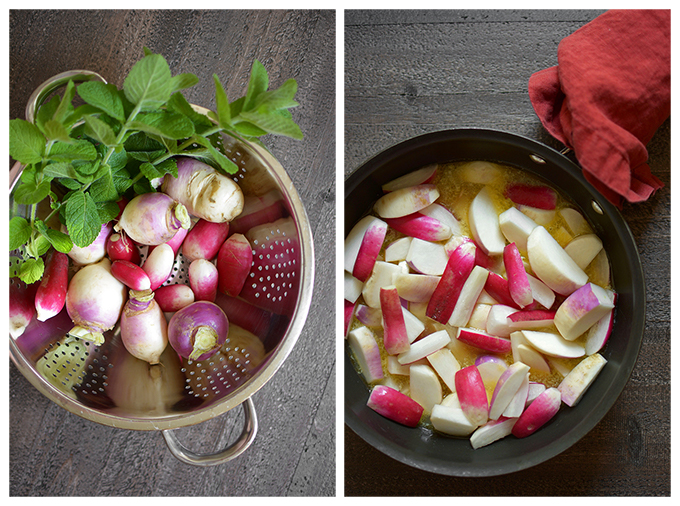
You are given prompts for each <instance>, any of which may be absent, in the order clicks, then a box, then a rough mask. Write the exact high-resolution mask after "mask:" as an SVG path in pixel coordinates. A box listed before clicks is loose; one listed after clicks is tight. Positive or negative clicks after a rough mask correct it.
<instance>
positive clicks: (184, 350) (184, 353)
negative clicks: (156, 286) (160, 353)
mask: <svg viewBox="0 0 680 506" xmlns="http://www.w3.org/2000/svg"><path fill="white" fill-rule="evenodd" d="M228 333H229V320H228V319H227V316H226V315H225V314H224V311H222V309H221V308H220V307H219V306H218V305H217V304H214V303H213V302H209V301H196V302H193V303H192V304H189V305H188V306H186V307H184V308H182V309H180V310H179V311H177V312H176V313H175V314H174V315H172V318H171V319H170V323H169V324H168V342H169V343H170V346H172V348H173V349H174V350H175V351H176V352H177V353H178V354H179V355H180V356H181V357H184V358H188V359H189V360H205V359H207V358H210V357H212V356H213V355H214V354H215V353H217V350H219V349H220V347H221V346H222V345H223V344H224V342H225V341H226V339H227V334H228Z"/></svg>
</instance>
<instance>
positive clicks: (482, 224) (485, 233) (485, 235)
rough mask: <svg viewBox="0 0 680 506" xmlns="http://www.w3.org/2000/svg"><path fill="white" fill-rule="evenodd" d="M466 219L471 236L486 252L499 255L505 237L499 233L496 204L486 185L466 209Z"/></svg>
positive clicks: (501, 251) (503, 245)
mask: <svg viewBox="0 0 680 506" xmlns="http://www.w3.org/2000/svg"><path fill="white" fill-rule="evenodd" d="M468 221H469V223H470V230H471V232H472V237H473V238H474V240H475V242H476V243H477V244H478V245H479V246H480V247H481V248H482V250H483V251H484V252H485V253H486V254H488V255H500V254H502V253H503V248H504V247H505V238H504V237H503V234H502V233H501V228H500V224H499V221H498V213H497V212H496V205H495V204H494V201H493V198H492V197H491V190H490V189H489V187H488V186H485V187H484V188H483V189H482V190H481V191H480V192H479V193H478V194H477V196H475V198H474V199H472V203H471V204H470V209H469V211H468Z"/></svg>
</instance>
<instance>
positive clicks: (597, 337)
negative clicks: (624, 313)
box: [584, 309, 614, 355]
mask: <svg viewBox="0 0 680 506" xmlns="http://www.w3.org/2000/svg"><path fill="white" fill-rule="evenodd" d="M613 325H614V310H613V309H611V310H609V311H608V312H607V314H606V315H604V316H603V317H602V318H600V319H599V320H598V321H597V322H596V323H595V324H594V325H593V326H592V327H590V328H589V329H588V334H587V335H586V340H585V342H584V346H585V349H586V355H592V354H593V353H597V352H598V351H600V350H601V349H602V348H604V345H605V344H606V343H607V341H608V340H609V336H610V335H611V333H612V327H613Z"/></svg>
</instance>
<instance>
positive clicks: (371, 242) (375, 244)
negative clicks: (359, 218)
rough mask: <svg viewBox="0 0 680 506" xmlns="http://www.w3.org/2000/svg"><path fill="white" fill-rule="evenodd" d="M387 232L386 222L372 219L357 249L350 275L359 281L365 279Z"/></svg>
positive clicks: (371, 269)
mask: <svg viewBox="0 0 680 506" xmlns="http://www.w3.org/2000/svg"><path fill="white" fill-rule="evenodd" d="M385 234H387V223H385V222H384V221H382V220H374V221H372V224H371V226H370V227H368V229H367V230H366V232H365V233H364V237H363V239H362V240H361V245H360V246H359V250H358V251H357V256H356V260H355V261H354V266H353V268H352V275H353V276H354V277H355V278H357V279H359V280H360V281H366V280H367V279H368V277H369V276H370V275H371V272H372V271H373V266H374V265H375V261H376V259H377V258H378V254H379V253H380V249H381V248H382V244H383V241H384V240H385Z"/></svg>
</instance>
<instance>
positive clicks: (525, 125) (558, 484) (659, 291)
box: [344, 10, 671, 496]
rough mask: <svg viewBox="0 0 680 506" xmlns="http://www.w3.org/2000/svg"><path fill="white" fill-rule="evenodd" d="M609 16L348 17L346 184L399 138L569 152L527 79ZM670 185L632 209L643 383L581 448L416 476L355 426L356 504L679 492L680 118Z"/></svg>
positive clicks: (658, 168)
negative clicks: (676, 188)
mask: <svg viewBox="0 0 680 506" xmlns="http://www.w3.org/2000/svg"><path fill="white" fill-rule="evenodd" d="M600 13H601V11H598V12H596V11H573V10H560V11H513V10H504V11H464V12H461V11H457V12H442V11H437V12H429V11H389V12H384V11H346V12H345V177H347V176H348V175H349V174H350V173H351V172H352V171H353V170H354V169H355V168H356V167H358V166H359V165H360V164H361V163H362V162H363V161H365V160H366V159H368V158H370V157H371V156H373V155H374V154H377V153H378V152H380V151H381V150H383V149H386V148H388V147H389V146H391V145H393V144H396V143H398V142H400V141H402V140H406V139H408V138H410V137H414V136H416V135H419V134H423V133H426V132H431V131H436V130H443V129H448V128H458V127H482V128H493V129H499V130H505V131H508V132H512V133H516V134H519V135H523V136H526V137H530V138H533V139H536V140H538V141H541V142H543V143H545V144H547V145H549V146H552V147H554V148H556V149H558V150H560V149H562V148H563V146H561V145H560V144H559V143H558V142H557V141H555V140H554V139H553V138H551V137H550V135H548V133H547V132H546V131H545V130H544V129H543V127H542V126H541V124H540V122H539V120H538V118H537V116H536V115H535V113H534V111H533V109H532V107H531V103H530V101H529V96H528V94H527V83H528V80H529V77H530V76H531V74H532V73H534V72H536V71H538V70H541V69H544V68H546V67H550V66H553V65H556V64H557V46H558V44H559V42H560V40H562V39H563V38H564V37H566V36H567V35H569V34H571V33H572V32H574V31H575V30H576V29H578V28H579V27H580V26H582V25H584V24H585V23H587V22H589V21H591V20H592V19H594V18H595V17H596V16H597V15H598V14H600ZM648 150H649V165H650V166H651V169H652V172H653V173H654V174H655V175H656V176H657V177H659V178H660V179H661V180H662V181H663V182H664V183H665V185H666V186H665V188H663V189H661V190H660V191H658V192H657V193H656V194H655V195H654V196H653V197H652V198H651V199H649V201H647V202H645V203H642V204H637V205H626V206H625V207H624V209H623V216H624V217H625V219H626V220H627V222H628V224H629V225H630V228H631V229H632V232H633V235H634V236H635V240H636V241H637V245H638V248H639V250H640V256H641V258H642V265H643V269H644V275H645V279H646V283H647V328H646V332H645V336H644V343H643V345H642V350H641V353H640V356H639V359H638V362H637V365H636V367H635V369H634V370H633V373H632V377H631V378H630V381H629V382H628V385H627V386H626V388H625V390H624V391H623V393H622V395H621V396H620V397H619V399H618V401H617V402H616V403H615V404H614V407H613V408H612V409H611V411H610V412H609V413H608V414H607V415H606V416H605V417H604V419H603V420H602V421H601V422H600V423H599V424H598V425H597V426H596V427H595V428H594V429H593V430H592V431H591V432H590V433H589V434H588V435H587V436H586V437H584V438H583V439H582V440H581V441H579V442H578V443H577V444H575V445H574V446H572V447H571V448H569V449H568V450H567V451H565V452H563V453H562V454H561V455H559V456H556V457H554V458H552V459H551V460H549V461H547V462H545V463H543V464H541V465H538V466H537V467H534V468H531V469H527V470H524V471H521V472H516V473H513V474H510V475H506V476H501V477H495V478H484V479H482V478H480V479H473V478H467V479H465V478H452V477H447V476H440V475H436V474H431V473H427V472H424V471H420V470H417V469H414V468H411V467H408V466H406V465H404V464H402V463H400V462H397V461H396V460H393V459H391V458H390V457H387V456H385V455H384V454H382V453H380V452H379V451H377V450H375V449H374V448H372V447H371V446H369V445H368V444H366V443H365V442H364V441H363V440H362V439H360V438H359V437H358V436H357V435H356V434H354V433H353V432H352V431H351V430H350V429H349V428H348V427H347V426H346V427H345V433H344V445H345V468H344V472H345V484H344V486H345V489H344V491H345V494H346V495H348V496H349V495H422V496H427V495H434V496H441V495H502V496H514V495H523V496H531V495H542V496H543V495H545V496H554V495H567V496H569V495H577V496H601V495H618V496H657V495H669V494H670V320H671V316H670V219H671V215H670V205H671V197H670V120H668V121H667V122H666V123H665V124H664V125H663V126H662V127H661V128H660V129H659V130H658V132H657V133H656V135H655V136H654V138H653V139H652V141H651V143H650V144H649V146H648Z"/></svg>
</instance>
